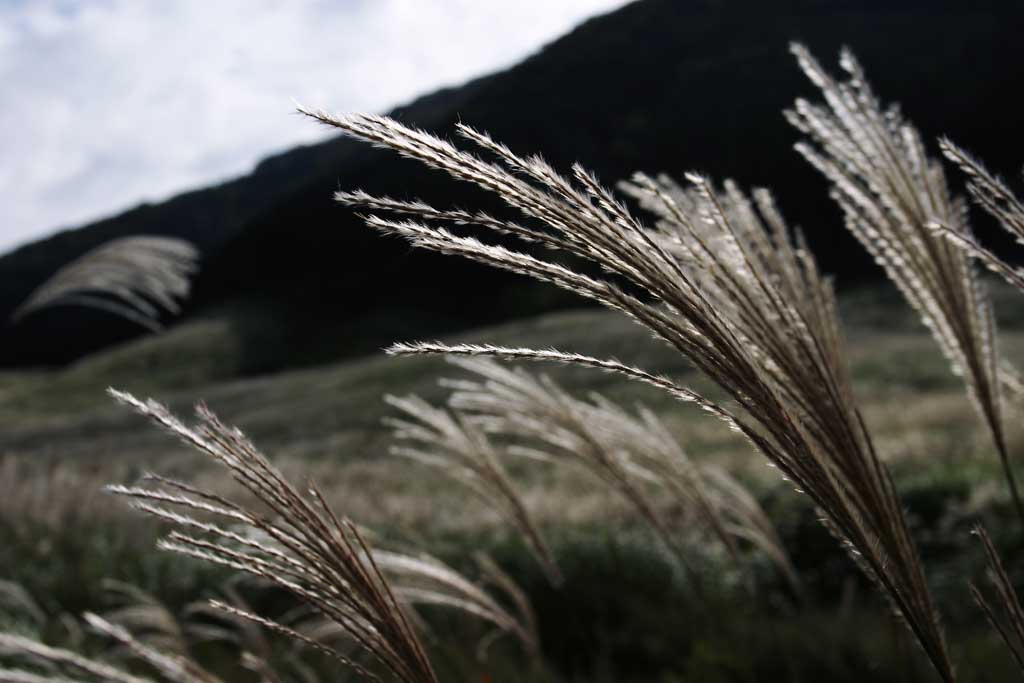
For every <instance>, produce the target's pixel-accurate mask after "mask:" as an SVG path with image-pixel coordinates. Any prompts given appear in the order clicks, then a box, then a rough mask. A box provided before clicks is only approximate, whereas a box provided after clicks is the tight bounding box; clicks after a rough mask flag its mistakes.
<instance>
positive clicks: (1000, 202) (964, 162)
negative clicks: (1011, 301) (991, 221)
mask: <svg viewBox="0 0 1024 683" xmlns="http://www.w3.org/2000/svg"><path fill="white" fill-rule="evenodd" d="M939 147H940V148H941V149H942V153H943V154H944V155H945V157H946V158H947V159H949V160H950V161H952V162H953V163H954V164H956V165H957V167H958V168H959V169H960V170H961V171H962V172H963V173H964V175H965V176H967V193H968V194H969V195H970V197H971V199H973V200H974V202H975V203H976V204H977V205H978V206H980V207H981V208H983V209H984V210H985V211H986V212H988V213H989V214H990V215H991V216H992V217H993V218H995V219H996V220H997V221H999V225H1000V226H1002V228H1003V229H1004V230H1006V231H1007V232H1008V233H1010V234H1011V235H1012V236H1013V237H1014V239H1015V240H1016V241H1017V244H1021V245H1024V204H1022V203H1021V201H1020V199H1018V198H1017V196H1016V195H1014V193H1013V192H1012V191H1011V190H1010V188H1009V187H1007V186H1006V183H1004V182H1003V181H1002V180H1000V179H999V178H997V177H996V176H994V175H992V174H991V173H990V172H989V171H988V170H987V169H986V168H985V167H984V165H982V163H981V162H980V161H978V160H977V159H975V158H974V157H972V156H971V155H970V154H968V153H967V152H965V151H964V150H962V149H961V148H959V147H957V146H956V145H954V144H953V143H952V142H950V141H949V140H946V139H941V140H939ZM933 227H934V228H935V229H936V230H939V231H940V232H941V233H942V234H943V236H945V237H946V238H947V239H949V240H951V241H952V242H953V243H954V244H957V245H959V246H960V247H962V248H963V249H965V250H966V251H967V252H968V253H969V254H970V255H971V256H975V257H977V258H978V259H979V260H980V261H981V262H982V263H983V264H984V265H985V266H986V267H987V268H989V269H990V270H991V271H993V272H994V273H996V274H998V275H1000V276H1002V277H1003V278H1005V279H1006V281H1007V282H1009V283H1010V284H1011V285H1013V286H1014V287H1016V288H1017V289H1020V290H1022V291H1024V271H1021V269H1020V268H1016V267H1014V266H1011V265H1010V264H1008V263H1006V262H1005V261H1004V260H1003V259H1001V258H999V256H997V255H996V254H994V253H993V252H992V251H990V250H989V249H986V248H985V247H983V246H981V245H980V244H978V242H977V241H976V240H975V239H974V236H973V235H972V234H971V232H970V231H969V230H965V229H964V226H956V225H945V224H943V223H938V222H936V223H935V225H934V226H933Z"/></svg>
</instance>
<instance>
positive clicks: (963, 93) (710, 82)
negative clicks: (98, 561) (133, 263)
mask: <svg viewBox="0 0 1024 683" xmlns="http://www.w3.org/2000/svg"><path fill="white" fill-rule="evenodd" d="M1022 27H1024V7H1022V6H1021V4H1020V3H1012V2H1005V1H1003V2H997V1H989V2H984V3H975V4H972V5H971V6H970V7H966V8H965V7H964V6H963V5H962V3H955V2H948V1H941V2H924V1H923V0H904V1H901V2H881V1H880V0H879V1H877V2H868V3H864V2H851V1H840V2H827V1H825V0H791V1H790V2H785V3H773V4H772V5H771V6H770V7H767V6H765V5H764V4H763V3H758V2H753V1H752V0H731V1H727V0H702V1H700V2H687V3H681V2H671V1H669V0H641V1H640V2H636V3H632V4H630V5H627V6H625V7H623V8H621V9H619V10H616V11H614V12H611V13H609V14H606V15H602V16H599V17H594V18H592V19H589V20H587V21H586V22H584V23H582V24H581V25H580V26H578V27H577V28H576V29H574V30H573V31H571V32H570V33H568V34H566V35H565V36H563V37H561V38H559V39H557V40H555V41H553V42H551V43H549V44H548V45H546V46H545V47H544V48H542V49H541V50H539V51H538V52H536V53H534V54H533V55H531V56H530V57H528V58H527V59H525V60H524V61H522V62H520V63H519V64H517V65H515V66H513V67H510V68H508V69H504V70H502V71H499V72H496V73H493V74H489V75H486V76H482V77H479V78H476V79H473V80H471V81H469V82H467V83H466V84H464V85H462V86H459V87H451V88H444V89H441V90H439V91H436V92H433V93H430V94H427V95H424V96H422V97H419V98H416V99H415V100H414V101H412V102H410V103H409V104H407V105H403V106H401V107H398V108H396V109H395V110H393V112H392V115H393V116H395V117H396V118H398V119H400V120H402V121H403V122H405V123H408V124H411V125H416V126H418V127H422V128H424V129H427V130H430V131H433V132H439V133H442V134H445V135H448V134H450V133H451V125H452V124H453V123H454V122H455V121H458V120H463V121H465V122H466V123H469V124H471V125H473V126H475V127H478V128H482V129H486V130H487V131H488V132H490V133H492V134H493V135H494V136H495V137H496V138H497V139H500V140H502V141H503V142H506V143H508V144H510V146H512V147H513V148H514V149H516V150H517V151H520V152H523V153H533V152H541V153H543V154H544V156H545V157H546V158H547V159H548V160H549V161H551V162H552V163H553V164H554V165H555V166H556V167H557V168H560V169H567V168H568V165H569V164H571V163H572V162H575V161H580V162H581V163H583V164H584V165H585V166H587V167H588V168H591V169H593V170H594V171H596V172H597V173H598V175H599V176H600V177H601V178H602V179H603V181H604V182H605V183H606V184H608V185H611V184H613V183H614V182H615V181H617V180H618V179H620V178H622V177H625V176H627V175H628V174H629V173H631V172H632V171H634V170H637V169H644V170H648V171H651V172H660V171H666V172H669V173H671V174H673V175H679V174H681V173H682V172H684V171H687V170H690V169H697V170H700V171H702V172H706V173H708V174H710V175H711V176H712V177H714V178H716V179H721V178H723V177H726V176H729V177H734V178H736V179H737V180H738V181H740V182H741V183H742V184H745V185H746V184H768V185H771V186H772V187H773V189H774V190H776V193H777V195H778V198H779V202H780V204H781V206H782V210H783V212H784V213H785V214H786V215H787V216H788V217H789V218H790V219H791V222H793V223H794V224H800V225H802V226H803V227H804V228H805V229H807V232H808V236H809V239H810V242H811V244H812V247H814V248H815V251H816V252H817V254H818V256H819V258H820V259H821V260H822V262H823V267H824V268H825V270H827V271H830V272H836V273H837V274H838V276H839V277H840V281H841V282H851V281H857V280H859V279H863V278H865V277H873V276H875V275H876V274H877V271H875V270H873V269H872V267H871V266H870V265H869V261H868V259H867V257H866V256H865V255H864V254H863V253H862V250H860V248H859V246H857V245H856V244H855V243H854V242H853V241H852V239H851V238H850V237H849V236H848V235H847V234H846V232H845V230H843V228H842V226H841V223H840V219H839V214H838V212H837V211H836V210H835V208H834V207H833V206H832V205H831V203H830V200H829V199H828V196H827V189H826V185H825V183H824V182H823V181H822V180H821V179H820V178H818V177H817V176H816V175H815V173H814V172H813V171H812V170H811V169H809V168H808V167H807V165H806V164H805V163H804V162H803V161H802V160H800V159H799V158H798V157H797V155H796V154H795V153H793V152H792V151H791V150H790V146H791V145H792V143H793V142H795V141H796V140H797V134H796V132H795V131H793V130H791V129H789V128H788V126H787V125H786V124H785V123H784V122H783V121H782V116H781V109H782V108H783V107H785V106H788V105H789V104H791V103H792V101H793V99H794V98H795V97H797V96H810V97H816V93H815V92H814V89H813V87H811V86H810V84H808V83H807V82H806V80H805V79H804V78H803V76H802V75H801V74H800V73H799V71H798V69H797V67H796V65H795V63H794V62H793V60H792V59H791V57H790V55H789V54H788V52H787V50H786V45H787V43H788V42H789V41H790V40H792V39H796V40H801V41H803V42H805V43H807V44H808V45H809V47H810V48H811V49H812V50H813V51H814V52H815V54H817V55H818V57H819V58H820V59H822V61H823V62H824V63H825V64H826V65H828V66H829V67H830V68H832V66H833V65H834V62H835V55H836V51H837V50H838V47H839V46H840V45H844V44H848V45H849V46H850V47H851V48H852V49H853V50H854V52H855V53H856V54H857V55H858V56H859V57H860V58H861V59H862V61H863V62H864V64H865V68H866V70H867V73H868V76H869V77H870V78H871V79H872V82H873V84H874V85H875V86H876V91H877V92H878V93H879V95H880V96H881V97H882V98H883V99H884V100H885V101H887V102H891V101H900V102H902V103H904V105H905V106H904V111H905V112H906V113H907V115H908V116H909V118H910V119H911V120H913V121H915V122H916V123H918V124H919V126H920V127H921V128H922V130H923V131H924V133H925V136H926V138H929V139H934V137H935V136H936V135H938V134H948V135H950V136H951V137H952V138H953V139H954V140H956V141H957V142H959V143H961V144H963V145H964V146H966V147H967V148H968V149H971V150H972V151H974V152H976V153H978V154H979V155H980V156H981V157H982V158H984V159H985V160H986V161H987V162H988V163H989V164H990V165H991V166H992V167H993V168H994V169H995V170H999V171H1005V170H1009V169H1011V168H1016V167H1017V166H1019V164H1020V162H1021V161H1022V159H1021V158H1020V155H1019V154H1018V153H1017V152H1016V151H1015V150H1014V149H1011V148H1012V147H1013V146H1012V145H1007V144H1005V141H1006V140H1008V139H1013V136H1014V132H1015V130H1016V121H1017V120H1019V119H1020V115H1021V114H1022V113H1024V103H1022V95H1021V93H1020V92H1019V91H1020V87H1019V85H1017V84H1019V83H1022V82H1024V78H1022V76H1024V67H1022V66H1021V65H1020V60H1019V59H1014V55H1016V54H1017V50H1016V40H1017V36H1019V35H1020V29H1021V28H1022ZM833 70H834V69H833ZM979 74H981V75H983V76H984V77H981V76H979ZM309 125H312V124H309ZM338 187H344V188H346V189H353V188H356V187H361V188H363V189H366V190H367V191H370V192H373V193H384V194H392V195H396V196H400V197H413V196H417V197H421V198H423V199H426V200H429V201H431V202H432V203H436V204H439V205H447V204H458V205H461V206H473V207H477V206H480V207H484V208H488V209H492V210H498V211H500V210H501V206H500V204H499V203H497V202H495V201H494V199H493V198H491V197H486V196H484V195H482V194H481V193H479V192H476V191H474V190H473V189H472V188H468V187H466V186H463V185H459V184H457V183H453V182H451V181H448V180H447V179H445V178H442V177H440V176H439V174H436V173H431V172H428V171H425V170H424V169H422V168H419V167H417V166H416V165H415V164H411V163H410V162H407V161H404V160H400V159H396V158H394V156H393V155H389V154H387V153H384V152H381V151H380V150H374V149H371V148H369V147H368V146H365V145H359V144H356V143H353V142H351V141H347V140H341V139H338V138H331V139H329V140H327V141H325V142H322V143H318V144H314V145H304V146H301V147H299V148H293V149H291V150H287V151H284V152H281V153H277V154H274V155H271V156H270V157H268V158H266V159H264V160H263V161H261V162H260V163H259V164H257V166H256V167H255V168H254V169H253V172H252V173H251V174H249V175H247V176H244V177H241V178H238V179H235V180H232V181H228V182H225V183H222V184H219V185H217V186H214V187H210V188H203V189H200V190H196V191H192V192H189V193H184V194H182V195H179V196H178V197H175V198H173V199H171V200H169V201H167V202H164V203H161V204H158V205H148V206H142V207H138V208H136V209H133V210H131V211H128V212H125V213H122V214H120V215H119V216H116V217H112V218H109V219H106V220H103V221H99V222H97V223H94V224H91V225H88V226H84V227H83V228H80V229H78V230H75V231H70V232H68V233H61V235H58V236H56V237H55V238H52V239H55V240H57V242H49V243H48V244H43V243H37V244H36V245H29V246H28V247H25V248H24V249H25V250H26V251H22V250H18V251H16V252H13V253H12V254H8V255H6V256H4V257H0V285H2V286H0V316H3V315H4V313H5V312H6V311H8V310H10V309H11V308H13V306H14V305H16V303H17V301H18V300H20V298H19V297H22V296H23V295H24V294H27V293H28V290H29V289H31V287H32V286H34V283H35V282H38V281H41V279H42V277H45V271H46V270H47V268H51V267H52V266H54V265H55V261H57V260H58V259H59V258H64V257H65V256H66V255H72V254H73V253H74V252H75V250H79V252H78V253H80V252H81V251H84V249H85V248H86V245H87V244H98V243H99V241H103V239H108V238H109V237H111V236H114V235H115V234H134V232H151V233H155V234H176V235H178V236H184V237H186V238H190V239H192V240H193V241H195V242H197V244H198V245H199V246H200V248H201V249H203V251H204V256H205V262H204V270H203V273H202V275H201V276H200V278H199V280H198V281H197V286H196V292H195V298H194V300H193V301H192V302H191V303H190V305H189V313H190V314H191V315H197V314H210V311H219V310H229V309H230V308H231V307H232V306H235V305H236V304H244V305H245V306H248V307H250V308H251V307H256V308H259V309H261V310H263V311H265V312H266V313H265V315H266V317H267V319H268V320H276V321H277V323H276V324H278V325H280V326H282V327H283V328H285V329H286V333H285V334H284V341H282V346H281V347H280V348H279V349H276V350H275V351H274V352H273V353H268V354H266V355H265V357H260V358H258V359H255V360H254V361H253V366H252V369H253V371H254V372H255V371H259V372H265V371H273V370H275V369H281V368H285V367H291V366H295V365H305V364H312V363H316V362H323V361H325V360H329V359H331V358H335V357H339V356H343V355H347V354H352V353H359V352H364V351H367V350H370V349H372V348H376V347H377V346H379V345H381V344H383V343H386V342H388V341H390V340H392V339H394V338H396V336H405V335H409V336H429V335H436V334H441V333H445V332H450V331H453V330H457V329H460V328H463V327H470V326H476V325H480V324H490V323H494V322H498V321H500V320H502V319H508V318H512V317H516V316H522V315H531V314H534V313H538V312H541V311H545V310H553V309H556V308H559V307H564V306H566V305H570V304H572V303H578V301H574V300H572V299H571V298H570V297H568V295H565V294H562V293H559V292H553V291H551V290H550V289H547V288H544V287H543V286H540V285H534V284H533V283H527V282H525V281H524V280H522V279H520V278H514V277H511V276H507V275H503V274H500V273H496V272H493V271H489V270H487V269H485V268H483V267H480V266H476V265H473V264H468V263H463V262H459V261H457V260H454V259H450V258H443V257H438V256H436V255H432V254H422V253H418V252H417V253H413V252H411V251H410V249H409V248H408V246H406V245H404V244H401V243H399V242H397V241H395V240H382V239H381V238H380V237H378V236H377V235H375V234H373V233H372V232H371V231H370V230H368V229H366V228H365V227H363V226H361V225H358V222H357V220H356V219H355V218H354V217H353V216H352V215H351V213H350V212H348V211H346V210H344V209H342V208H340V207H337V206H335V205H334V204H333V203H332V201H331V193H332V192H333V191H334V190H336V189H338ZM132 231H134V232H132ZM58 238H59V239H58ZM75 255H76V254H75ZM72 257H73V256H72ZM56 265H59V264H56ZM41 276H42V277H41ZM467 282H471V283H473V285H472V286H471V287H467V286H466V283H467ZM57 313H58V312H53V313H52V314H50V315H40V316H39V317H38V318H36V319H35V320H34V321H31V324H28V325H23V326H22V328H21V329H13V328H8V329H6V330H0V363H3V364H6V365H24V364H38V363H52V362H61V361H67V360H71V359H73V358H75V357H79V356H81V355H82V354H83V353H85V352H88V351H89V350H91V349H93V348H100V347H102V346H106V345H109V344H110V343H112V342H116V341H118V340H121V339H125V338H128V337H129V336H130V335H131V333H132V330H131V329H130V328H128V327H126V326H125V325H124V324H121V323H118V322H115V321H110V320H108V319H106V318H102V317H101V318H96V317H95V316H96V314H93V313H90V312H86V311H70V310H68V309H64V310H61V311H59V313H60V315H57ZM90 320H91V321H93V322H92V323H91V327H93V328H95V330H94V332H95V334H94V335H93V338H91V339H90V338H87V337H88V335H86V336H84V337H81V339H82V341H81V343H76V344H68V343H67V338H68V337H69V336H73V335H74V334H75V332H74V330H75V329H82V328H83V326H89V325H90V323H89V321H90ZM97 320H99V321H100V323H102V324H99V323H97V322H96V321H97ZM268 324H270V323H268ZM54 329H57V330H59V331H62V332H63V333H64V334H63V337H64V339H62V340H61V343H60V344H51V345H49V346H48V345H47V343H46V338H47V337H48V336H50V335H52V330H54ZM101 332H102V334H101ZM80 336H81V335H80ZM5 340H6V342H7V343H6V344H5V343H3V342H4V341H5ZM54 346H56V347H57V348H53V347H54ZM257 355H259V354H257Z"/></svg>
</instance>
